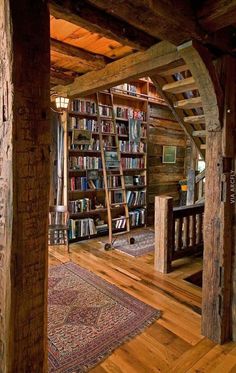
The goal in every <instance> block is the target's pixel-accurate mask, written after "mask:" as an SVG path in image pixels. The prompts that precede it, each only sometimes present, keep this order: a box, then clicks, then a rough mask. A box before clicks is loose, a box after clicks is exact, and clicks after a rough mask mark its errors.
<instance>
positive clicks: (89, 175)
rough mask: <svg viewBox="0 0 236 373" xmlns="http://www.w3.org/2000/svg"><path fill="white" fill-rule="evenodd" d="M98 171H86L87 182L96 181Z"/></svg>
mask: <svg viewBox="0 0 236 373" xmlns="http://www.w3.org/2000/svg"><path fill="white" fill-rule="evenodd" d="M97 179H98V170H87V180H88V181H89V180H97Z"/></svg>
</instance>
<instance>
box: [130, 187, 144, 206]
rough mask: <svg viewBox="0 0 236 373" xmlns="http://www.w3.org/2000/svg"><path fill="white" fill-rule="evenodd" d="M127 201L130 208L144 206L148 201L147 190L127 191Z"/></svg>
mask: <svg viewBox="0 0 236 373" xmlns="http://www.w3.org/2000/svg"><path fill="white" fill-rule="evenodd" d="M126 200H127V204H128V206H130V207H133V206H141V205H144V204H145V200H146V192H145V190H139V191H137V190H135V191H133V190H132V191H131V190H127V192H126Z"/></svg>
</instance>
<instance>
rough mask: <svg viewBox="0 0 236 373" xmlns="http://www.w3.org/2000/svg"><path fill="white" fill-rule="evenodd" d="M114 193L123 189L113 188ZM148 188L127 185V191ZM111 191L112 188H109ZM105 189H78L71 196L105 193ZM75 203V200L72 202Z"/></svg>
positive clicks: (71, 191) (72, 191)
mask: <svg viewBox="0 0 236 373" xmlns="http://www.w3.org/2000/svg"><path fill="white" fill-rule="evenodd" d="M111 188H112V191H116V190H122V187H114V188H113V187H111ZM145 188H147V185H126V186H125V189H126V190H139V189H145ZM108 189H110V188H108ZM104 191H105V188H96V189H86V190H83V189H76V190H69V193H70V194H76V193H94V192H104ZM72 201H73V200H72Z"/></svg>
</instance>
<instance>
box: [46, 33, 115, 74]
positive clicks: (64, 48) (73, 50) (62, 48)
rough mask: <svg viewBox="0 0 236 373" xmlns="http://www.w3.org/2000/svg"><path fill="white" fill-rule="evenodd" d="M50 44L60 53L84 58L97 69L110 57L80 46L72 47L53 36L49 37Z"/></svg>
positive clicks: (104, 64)
mask: <svg viewBox="0 0 236 373" xmlns="http://www.w3.org/2000/svg"><path fill="white" fill-rule="evenodd" d="M50 46H51V49H52V50H53V51H55V52H59V53H62V54H64V55H66V56H70V57H78V58H80V59H83V60H86V61H87V63H91V65H93V66H94V67H96V68H98V69H102V68H103V67H105V66H106V64H107V63H108V62H109V61H110V59H108V58H105V57H103V56H99V55H97V54H93V53H90V52H87V51H86V50H84V49H82V48H78V47H74V46H73V45H70V44H68V43H64V42H62V41H60V40H56V39H53V38H51V40H50Z"/></svg>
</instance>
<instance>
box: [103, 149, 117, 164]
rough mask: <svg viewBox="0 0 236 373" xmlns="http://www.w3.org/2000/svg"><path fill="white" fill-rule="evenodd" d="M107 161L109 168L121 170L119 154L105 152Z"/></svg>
mask: <svg viewBox="0 0 236 373" xmlns="http://www.w3.org/2000/svg"><path fill="white" fill-rule="evenodd" d="M105 161H106V166H107V168H119V160H118V153H117V152H114V151H106V152H105Z"/></svg>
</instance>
